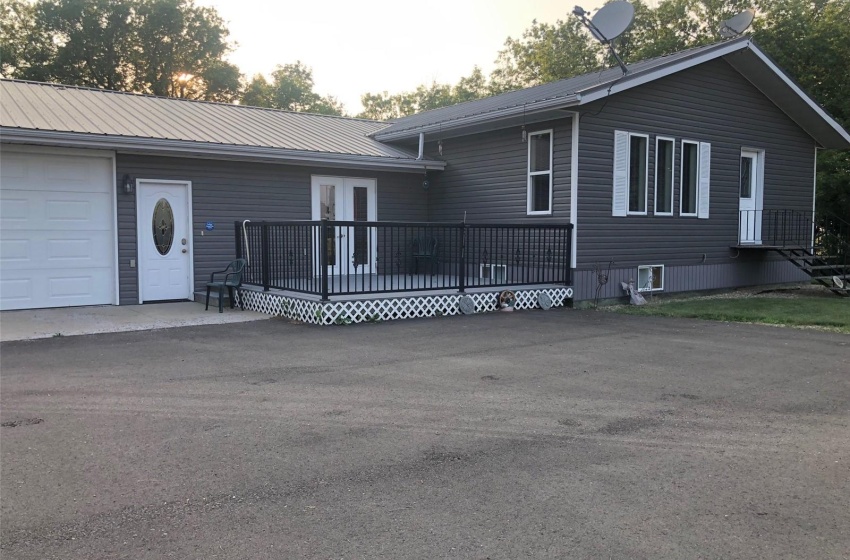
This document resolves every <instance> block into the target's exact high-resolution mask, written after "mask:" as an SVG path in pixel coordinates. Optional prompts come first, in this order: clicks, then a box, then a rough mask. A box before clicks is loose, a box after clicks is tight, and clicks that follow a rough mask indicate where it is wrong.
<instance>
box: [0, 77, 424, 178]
mask: <svg viewBox="0 0 850 560" xmlns="http://www.w3.org/2000/svg"><path fill="white" fill-rule="evenodd" d="M0 126H2V132H3V136H4V140H14V139H16V138H19V137H21V135H23V134H27V133H29V134H30V135H31V134H32V133H34V132H36V131H37V132H39V133H42V135H41V136H42V137H45V138H49V137H56V138H58V137H60V136H63V137H66V136H67V135H68V134H72V135H74V137H76V138H78V139H80V141H81V142H84V141H86V140H85V139H88V140H89V142H90V141H91V140H93V139H98V138H100V139H102V140H108V142H106V141H102V142H100V143H101V144H103V145H104V147H108V145H109V144H110V143H111V144H113V145H115V146H117V147H120V146H125V145H126V144H127V142H122V140H124V141H127V140H131V139H132V140H140V139H141V140H144V142H135V143H134V144H133V145H134V146H136V147H141V146H143V145H145V144H147V145H152V144H156V143H163V142H167V144H168V146H170V147H181V148H182V149H183V150H184V151H185V150H192V151H193V152H194V153H202V152H204V151H205V150H207V149H209V148H214V147H229V148H232V149H236V150H239V151H240V152H243V153H244V154H245V155H250V153H252V149H256V150H255V152H256V153H257V154H258V155H263V156H271V155H272V154H273V153H274V152H277V153H279V154H285V155H287V156H288V157H290V158H293V159H298V157H299V154H301V155H304V156H305V157H309V155H312V156H313V157H314V158H318V159H321V158H323V157H324V158H327V156H341V157H342V159H346V158H348V159H356V158H365V159H366V160H368V161H370V162H377V161H381V160H386V162H387V163H388V164H391V163H392V162H398V163H400V164H407V165H411V164H412V165H415V166H417V167H421V165H420V164H421V163H423V162H418V161H417V160H416V154H413V153H411V152H408V151H406V150H403V149H400V148H397V147H394V146H390V145H387V144H383V143H381V142H379V141H377V140H375V139H373V138H371V137H370V136H368V135H369V134H371V133H374V132H376V131H378V130H380V129H381V128H384V127H386V126H387V124H386V123H382V122H378V121H370V120H364V119H352V118H345V117H335V116H327V115H316V114H310V113H296V112H291V111H281V110H275V109H263V108H258V107H246V106H239V105H232V104H226V103H209V102H201V101H190V100H185V99H173V98H165V97H154V96H148V95H138V94H132V93H121V92H114V91H108V90H99V89H91V88H81V87H72V86H64V85H58V84H46V83H39V82H25V81H18V80H0ZM212 152H216V150H215V149H212ZM349 156H350V157H349ZM338 159H339V158H338ZM430 163H431V164H432V166H434V165H436V166H439V165H438V164H435V163H434V162H430Z"/></svg>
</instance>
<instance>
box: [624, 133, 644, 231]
mask: <svg viewBox="0 0 850 560" xmlns="http://www.w3.org/2000/svg"><path fill="white" fill-rule="evenodd" d="M632 138H643V139H644V140H645V144H644V152H645V154H644V162H643V210H642V211H641V210H632V209H631V207H632ZM626 188H627V189H628V200H627V204H628V206H627V207H626V214H627V215H628V216H646V215H647V207H648V206H649V134H641V133H637V132H629V144H628V159H627V160H626Z"/></svg>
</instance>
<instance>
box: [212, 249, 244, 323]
mask: <svg viewBox="0 0 850 560" xmlns="http://www.w3.org/2000/svg"><path fill="white" fill-rule="evenodd" d="M247 264H248V261H246V260H245V259H236V260H235V261H233V262H232V263H230V264H229V265H227V268H225V269H224V270H217V271H216V272H213V273H212V274H210V281H209V282H207V306H206V308H204V311H206V310H208V309H209V308H210V290H212V289H213V288H214V289H216V290H217V291H218V312H219V313H223V312H224V307H223V304H222V300H224V297H223V296H224V289H225V288H227V294H228V295H229V296H230V309H233V298H234V295H235V293H236V288H238V287H239V286H241V285H242V273H243V272H244V271H245V266H247ZM216 274H224V280H219V281H216V279H215V275H216ZM239 307H241V308H242V311H245V303H244V302H243V301H242V298H239Z"/></svg>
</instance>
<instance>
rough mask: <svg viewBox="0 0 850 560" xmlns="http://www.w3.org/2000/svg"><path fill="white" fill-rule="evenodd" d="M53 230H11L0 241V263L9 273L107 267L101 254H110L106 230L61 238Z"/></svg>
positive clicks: (110, 237) (108, 234)
mask: <svg viewBox="0 0 850 560" xmlns="http://www.w3.org/2000/svg"><path fill="white" fill-rule="evenodd" d="M59 233H61V232H56V231H14V232H10V233H8V234H5V235H4V236H3V238H2V239H0V264H2V266H3V268H4V269H6V268H8V269H12V270H23V269H30V270H33V271H36V270H49V269H61V268H63V267H64V268H68V267H74V268H84V267H94V268H108V269H112V266H111V262H109V261H106V262H105V259H104V255H109V254H111V252H112V246H113V243H112V234H111V232H108V231H94V232H88V231H81V232H73V233H68V234H67V237H60V236H59V235H58V234H59Z"/></svg>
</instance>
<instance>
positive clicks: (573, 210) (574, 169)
mask: <svg viewBox="0 0 850 560" xmlns="http://www.w3.org/2000/svg"><path fill="white" fill-rule="evenodd" d="M578 121H579V113H578V111H576V112H574V113H573V122H572V125H573V130H572V133H573V135H572V140H571V142H570V223H571V224H573V239H572V241H573V242H572V245H573V254H572V257H571V259H570V268H572V269H573V270H575V268H576V262H577V260H578V259H577V255H578V245H577V241H578V233H577V232H578V223H577V222H578V136H579V134H578ZM573 283H575V279H573Z"/></svg>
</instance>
